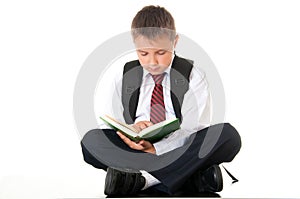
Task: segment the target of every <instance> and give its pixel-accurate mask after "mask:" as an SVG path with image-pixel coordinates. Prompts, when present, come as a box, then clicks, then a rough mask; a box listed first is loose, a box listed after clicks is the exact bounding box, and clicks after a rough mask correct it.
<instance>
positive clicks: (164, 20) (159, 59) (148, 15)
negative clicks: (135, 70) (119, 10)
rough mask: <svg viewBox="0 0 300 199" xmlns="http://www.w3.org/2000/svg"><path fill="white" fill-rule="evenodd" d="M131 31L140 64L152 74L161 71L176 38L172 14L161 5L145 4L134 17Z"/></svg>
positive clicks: (170, 53) (170, 55)
mask: <svg viewBox="0 0 300 199" xmlns="http://www.w3.org/2000/svg"><path fill="white" fill-rule="evenodd" d="M131 33H132V37H133V41H134V44H135V46H136V51H137V55H138V57H139V61H140V63H141V65H142V66H143V67H144V68H145V69H146V70H147V71H149V72H150V73H151V74H153V75H157V74H161V73H163V72H164V71H165V70H166V69H167V67H168V66H169V65H170V63H171V61H172V55H173V51H174V48H175V46H176V43H177V40H178V36H177V35H176V29H175V23H174V19H173V17H172V15H171V14H170V13H169V12H168V11H167V10H166V9H165V8H163V7H159V6H146V7H144V8H143V9H142V10H140V11H139V12H138V13H137V14H136V16H135V17H134V19H133V21H132V24H131Z"/></svg>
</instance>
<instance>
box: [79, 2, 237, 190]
mask: <svg viewBox="0 0 300 199" xmlns="http://www.w3.org/2000/svg"><path fill="white" fill-rule="evenodd" d="M131 30H132V31H131V32H132V37H133V41H134V44H135V47H136V52H137V55H138V60H135V61H131V62H128V63H126V64H125V66H124V69H123V71H122V72H123V73H122V74H121V73H120V75H116V77H115V84H114V88H112V90H113V91H114V92H115V93H114V96H113V99H107V100H108V101H113V107H111V109H113V110H111V111H112V115H113V116H114V117H115V118H117V119H118V120H121V121H125V122H126V123H128V124H132V125H133V127H134V128H136V129H137V130H141V129H144V128H147V127H148V126H151V125H152V124H154V123H158V122H160V121H163V120H166V119H170V118H175V117H176V118H179V120H180V122H181V126H180V127H181V128H180V129H179V130H177V131H175V132H173V133H172V134H170V135H169V136H167V137H165V138H163V139H162V140H160V141H158V142H155V143H150V142H148V141H145V140H141V141H139V142H137V143H136V142H133V141H131V140H130V139H129V138H127V137H126V136H124V135H123V134H122V133H121V132H115V131H114V130H112V129H109V128H107V127H106V126H105V125H104V124H103V125H101V126H100V128H99V129H94V130H91V131H89V132H88V133H87V134H86V135H85V136H84V137H83V139H82V142H81V146H82V151H83V156H84V160H85V161H86V162H87V163H89V164H91V165H93V166H94V167H96V168H100V169H104V170H106V171H107V174H106V179H105V190H104V192H105V194H106V195H129V194H137V193H140V192H141V191H143V190H151V191H159V192H164V193H167V194H170V195H172V194H175V193H176V192H178V191H189V192H204V191H210V192H219V191H221V190H222V187H223V181H222V174H221V171H220V168H219V166H218V164H220V163H222V162H229V161H231V160H232V159H233V158H234V157H235V155H236V154H237V153H238V151H239V150H240V147H241V141H240V137H239V134H238V132H237V131H236V130H235V129H234V127H232V126H231V125H230V124H228V123H226V124H217V125H213V126H210V127H209V128H208V126H209V120H210V94H209V91H208V84H207V81H206V79H205V75H204V74H203V73H202V72H200V71H199V70H198V69H197V68H196V67H194V66H193V63H192V61H189V60H186V59H183V58H180V57H178V56H177V55H175V53H174V48H175V47H176V44H177V42H178V35H176V29H175V23H174V20H173V17H172V16H171V14H170V13H169V12H168V11H167V10H165V9H164V8H163V7H159V6H146V7H144V8H143V9H142V10H141V11H139V12H138V13H137V14H136V16H135V17H134V19H133V21H132V26H131ZM119 81H121V84H119V83H118V82H119ZM218 133H219V136H211V135H217V134H218ZM206 137H210V139H213V140H212V141H213V142H215V144H214V145H213V147H212V148H211V149H210V150H208V151H207V153H205V154H203V151H206V150H207V149H208V148H209V147H210V146H208V143H207V142H205V141H204V139H205V138H206Z"/></svg>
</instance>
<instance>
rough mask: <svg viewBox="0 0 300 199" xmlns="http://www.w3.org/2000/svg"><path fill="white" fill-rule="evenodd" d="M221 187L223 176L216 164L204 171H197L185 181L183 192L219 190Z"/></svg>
mask: <svg viewBox="0 0 300 199" xmlns="http://www.w3.org/2000/svg"><path fill="white" fill-rule="evenodd" d="M222 189H223V178H222V173H221V169H220V167H219V166H218V165H213V166H211V167H209V168H208V169H206V170H205V171H197V172H196V173H194V174H193V175H192V176H191V178H190V179H189V180H188V181H187V182H186V183H185V185H184V187H183V190H184V191H185V192H192V193H202V192H220V191H222Z"/></svg>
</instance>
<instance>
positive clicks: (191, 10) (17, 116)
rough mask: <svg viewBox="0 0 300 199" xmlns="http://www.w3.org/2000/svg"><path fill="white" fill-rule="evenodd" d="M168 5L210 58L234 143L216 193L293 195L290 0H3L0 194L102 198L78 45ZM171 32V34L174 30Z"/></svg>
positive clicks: (299, 97) (299, 6)
mask: <svg viewBox="0 0 300 199" xmlns="http://www.w3.org/2000/svg"><path fill="white" fill-rule="evenodd" d="M149 4H154V5H162V6H165V7H166V8H167V9H168V10H169V11H170V12H171V13H172V15H173V16H174V18H175V21H176V26H177V31H178V32H180V33H183V34H185V35H186V36H188V37H189V38H191V39H192V40H194V41H195V42H197V43H198V44H199V45H200V46H201V47H202V48H203V49H204V50H205V51H206V52H207V53H208V55H209V56H210V57H211V59H212V60H213V62H214V63H215V65H216V67H217V69H218V71H219V73H220V76H221V78H222V81H223V84H224V88H225V94H226V110H227V111H226V119H225V120H226V121H228V122H231V123H232V124H233V125H234V126H235V127H236V128H237V129H238V131H239V132H240V134H241V137H242V141H243V147H242V150H241V152H240V153H239V155H238V156H237V157H236V159H235V160H234V161H233V162H232V163H230V164H228V168H229V169H230V170H231V171H232V172H233V173H234V174H235V175H236V176H237V177H238V178H239V179H240V182H239V183H236V184H234V185H232V186H229V187H227V188H225V190H224V191H223V192H222V193H221V194H220V195H221V196H223V197H300V191H299V189H298V187H299V180H298V179H299V178H300V174H299V170H298V168H300V161H299V157H298V156H297V151H299V141H298V138H299V133H300V132H299V126H298V124H299V121H298V120H299V112H300V105H299V101H300V94H299V84H300V80H299V67H300V59H299V53H300V36H299V35H300V26H299V24H300V12H299V10H300V3H299V1H288V0H285V1H283V0H282V1H238V0H237V1H206V2H203V1H189V0H185V1H176V2H175V1H142V0H139V1H135V0H123V1H105V3H104V1H103V2H101V1H48V2H46V1H45V2H42V1H1V3H0V22H1V23H0V36H1V37H0V96H1V97H0V100H1V101H0V121H1V122H0V123H1V125H0V133H1V134H0V135H1V137H0V161H1V162H0V198H59V197H103V196H104V195H103V180H104V177H105V174H104V172H102V171H100V170H97V169H95V168H93V167H91V166H89V165H87V164H85V163H84V161H83V159H82V155H81V148H80V145H79V143H80V137H79V135H78V134H77V130H76V127H75V124H74V121H73V112H72V108H73V107H72V106H73V104H72V103H73V101H72V100H73V90H74V85H75V81H76V77H77V74H78V73H79V70H80V68H81V65H82V64H83V62H84V61H85V59H86V58H87V56H88V55H89V54H90V53H91V52H92V51H93V50H94V49H95V48H96V47H97V46H98V45H100V44H101V43H102V42H104V41H106V40H107V39H109V38H111V37H112V36H114V35H117V34H119V33H122V32H124V31H128V30H129V28H130V24H131V20H132V18H133V17H134V15H135V14H136V12H137V11H138V10H140V9H141V8H142V7H143V6H145V5H149ZM179 42H180V41H179Z"/></svg>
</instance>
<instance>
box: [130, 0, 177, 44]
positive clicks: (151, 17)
mask: <svg viewBox="0 0 300 199" xmlns="http://www.w3.org/2000/svg"><path fill="white" fill-rule="evenodd" d="M131 33H132V36H133V38H136V37H137V36H139V35H142V36H146V37H147V38H149V39H154V38H155V37H157V36H159V35H161V34H167V35H168V36H169V38H170V39H171V40H173V39H174V38H175V36H176V28H175V22H174V19H173V17H172V15H171V14H170V13H169V12H168V11H167V10H166V9H165V8H164V7H160V6H153V5H150V6H146V7H144V8H143V9H142V10H140V11H139V12H138V13H137V14H136V15H135V17H134V18H133V20H132V23H131Z"/></svg>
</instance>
